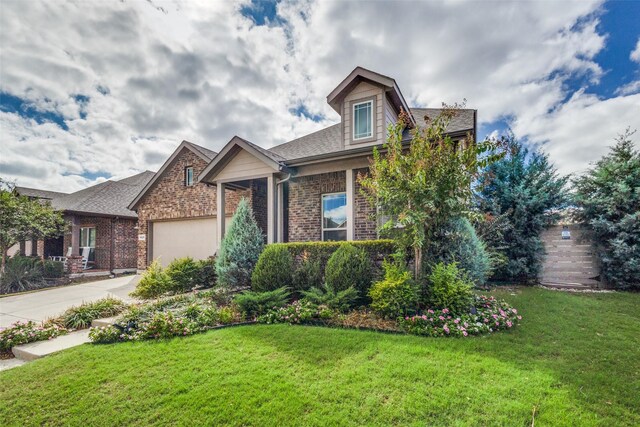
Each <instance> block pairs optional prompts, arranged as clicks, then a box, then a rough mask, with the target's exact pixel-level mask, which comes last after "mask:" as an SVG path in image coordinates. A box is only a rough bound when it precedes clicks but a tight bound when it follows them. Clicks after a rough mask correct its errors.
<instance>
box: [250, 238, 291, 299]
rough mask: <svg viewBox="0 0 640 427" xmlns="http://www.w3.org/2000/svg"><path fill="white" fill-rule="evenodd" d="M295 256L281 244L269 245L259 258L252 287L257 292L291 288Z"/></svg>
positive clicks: (252, 276) (252, 278) (252, 279)
mask: <svg viewBox="0 0 640 427" xmlns="http://www.w3.org/2000/svg"><path fill="white" fill-rule="evenodd" d="M292 273H293V257H292V256H291V254H290V253H289V251H288V250H287V249H286V248H284V247H282V246H279V245H268V246H267V247H266V248H265V249H264V251H262V253H261V254H260V258H258V263H257V264H256V268H255V269H254V270H253V274H252V275H251V289H253V290H254V291H256V292H265V291H272V290H274V289H278V288H281V287H285V288H290V287H291V283H292V281H293V274H292Z"/></svg>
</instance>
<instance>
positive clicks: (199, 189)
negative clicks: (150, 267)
mask: <svg viewBox="0 0 640 427" xmlns="http://www.w3.org/2000/svg"><path fill="white" fill-rule="evenodd" d="M188 166H191V167H193V173H194V176H198V175H199V174H200V172H202V171H203V170H204V168H205V167H206V166H207V162H206V161H204V160H203V159H202V158H201V157H199V156H197V155H196V154H194V153H193V152H192V151H190V150H188V149H186V148H185V149H183V151H182V153H181V154H180V155H179V156H178V157H177V158H176V160H175V161H174V163H173V164H172V165H171V166H170V167H169V169H168V170H167V171H165V174H164V176H162V177H161V178H160V179H159V180H158V181H157V182H156V183H155V185H154V187H153V188H152V189H151V190H149V191H148V192H147V194H146V195H145V196H144V198H143V199H142V200H141V202H140V204H139V205H138V230H137V231H138V232H137V234H144V235H146V236H147V237H146V240H137V236H136V240H137V246H138V250H137V253H138V255H137V265H138V269H140V270H142V269H145V268H147V251H148V244H149V238H148V237H149V236H148V231H149V230H148V228H149V222H150V221H154V220H159V219H178V218H198V217H207V216H212V215H216V188H215V187H213V186H208V185H206V184H203V183H197V184H195V185H193V186H190V187H187V186H185V185H184V169H185V168H186V167H188ZM265 188H266V187H265ZM243 196H244V197H247V198H249V199H251V191H250V190H246V191H233V190H229V189H227V190H226V191H225V198H226V206H225V211H226V214H227V215H232V214H233V213H234V212H235V210H236V207H237V205H238V201H239V200H240V198H241V197H243ZM265 206H266V204H265ZM265 215H266V213H265Z"/></svg>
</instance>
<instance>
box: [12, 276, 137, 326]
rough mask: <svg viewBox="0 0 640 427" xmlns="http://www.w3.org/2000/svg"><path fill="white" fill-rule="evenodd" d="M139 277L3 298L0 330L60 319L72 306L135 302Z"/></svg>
mask: <svg viewBox="0 0 640 427" xmlns="http://www.w3.org/2000/svg"><path fill="white" fill-rule="evenodd" d="M139 277H140V276H122V277H116V278H115V279H107V280H98V281H95V282H87V283H82V284H80V285H73V286H63V287H60V288H53V289H47V290H42V291H37V292H31V293H28V294H22V295H15V296H9V297H4V298H0V328H4V327H7V326H9V325H11V324H12V323H14V322H16V321H18V320H21V321H27V320H35V321H38V322H39V321H42V320H45V319H48V318H50V317H54V316H57V315H60V314H62V312H64V311H65V310H66V309H67V308H69V307H71V306H74V305H80V304H82V303H83V302H89V301H95V300H98V299H100V298H105V297H108V296H112V297H116V298H120V299H122V300H124V301H132V298H131V297H129V292H131V291H133V289H134V288H135V284H136V283H137V282H138V279H139Z"/></svg>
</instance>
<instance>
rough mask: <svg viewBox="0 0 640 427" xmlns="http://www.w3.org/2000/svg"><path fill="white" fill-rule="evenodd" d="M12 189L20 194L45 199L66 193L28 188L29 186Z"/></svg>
mask: <svg viewBox="0 0 640 427" xmlns="http://www.w3.org/2000/svg"><path fill="white" fill-rule="evenodd" d="M14 190H15V191H16V193H18V194H19V195H21V196H26V197H33V198H36V199H45V200H51V199H53V198H55V197H61V196H64V195H66V194H67V193H61V192H59V191H48V190H39V189H37V188H29V187H17V186H16V187H15V188H14Z"/></svg>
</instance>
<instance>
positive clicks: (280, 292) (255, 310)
mask: <svg viewBox="0 0 640 427" xmlns="http://www.w3.org/2000/svg"><path fill="white" fill-rule="evenodd" d="M288 300H289V291H288V290H287V288H286V287H281V288H278V289H274V290H272V291H267V292H252V291H245V292H243V293H241V294H239V295H237V296H236V297H235V299H234V302H235V303H236V304H237V305H238V308H239V309H240V311H241V312H242V314H244V315H245V316H247V317H256V316H260V315H263V314H265V313H266V312H267V311H269V310H272V309H276V308H280V307H284V306H285V305H287V302H288Z"/></svg>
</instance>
